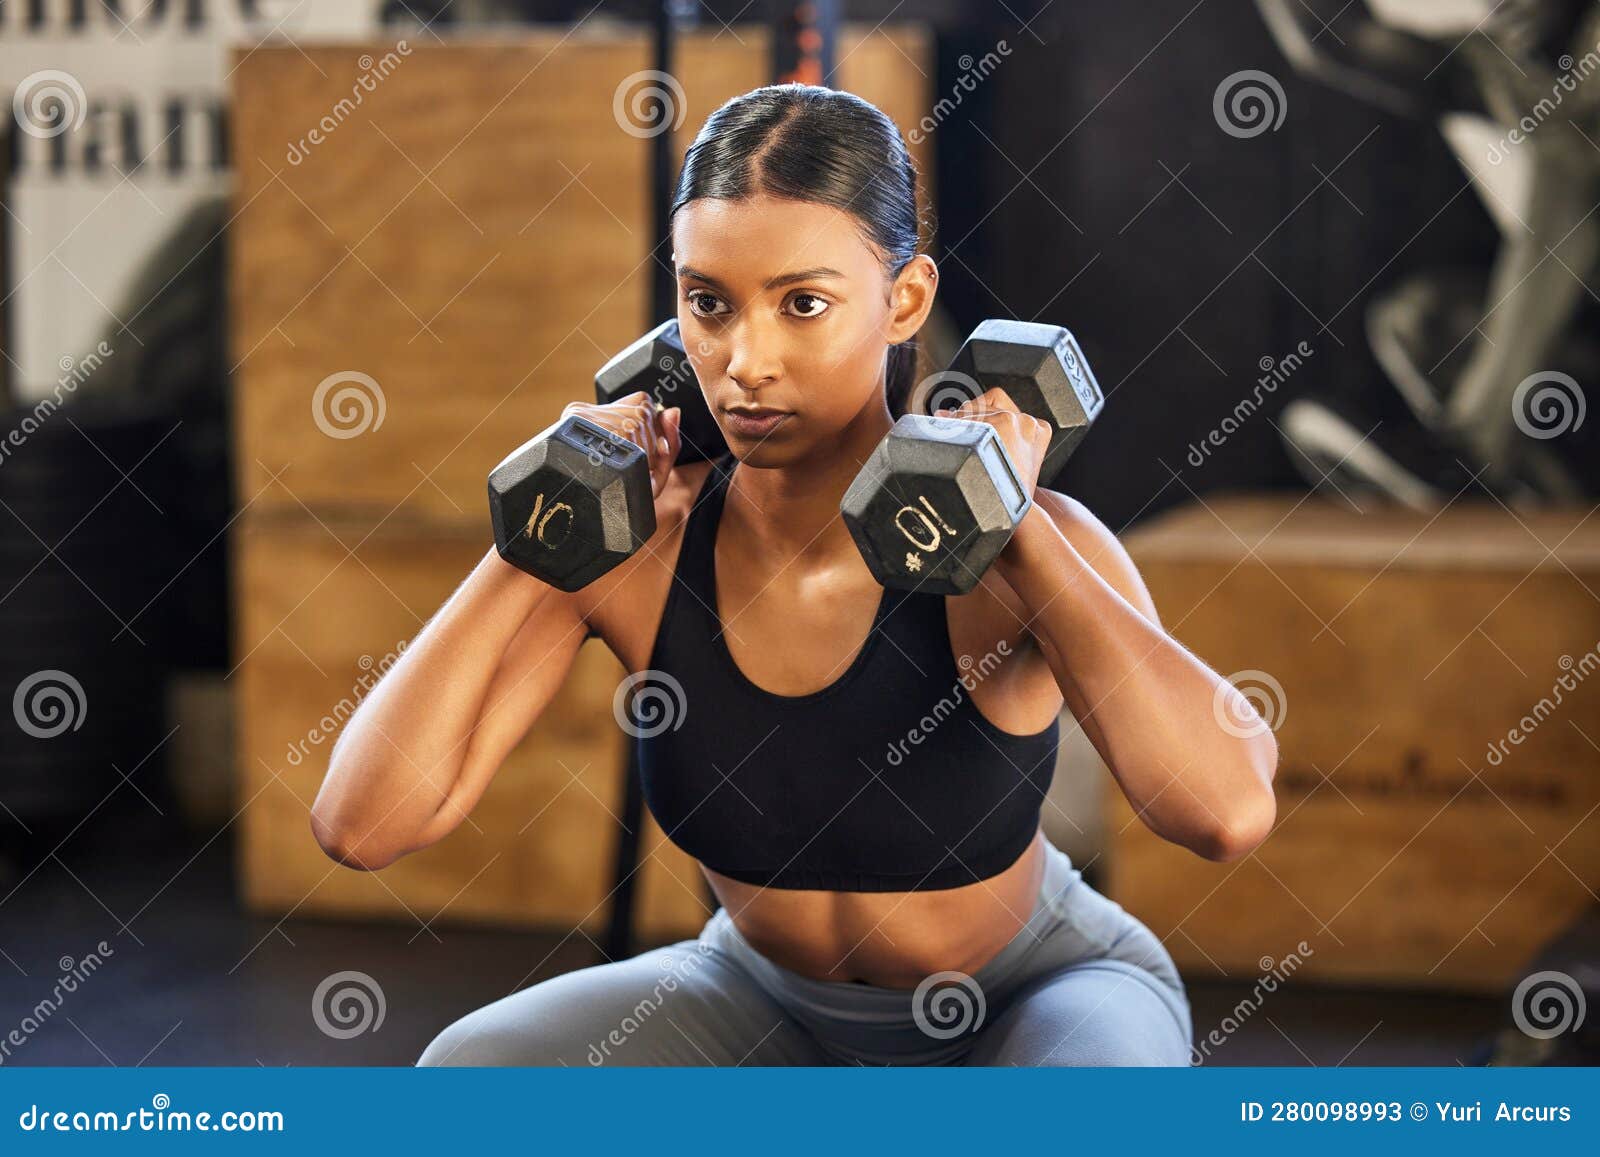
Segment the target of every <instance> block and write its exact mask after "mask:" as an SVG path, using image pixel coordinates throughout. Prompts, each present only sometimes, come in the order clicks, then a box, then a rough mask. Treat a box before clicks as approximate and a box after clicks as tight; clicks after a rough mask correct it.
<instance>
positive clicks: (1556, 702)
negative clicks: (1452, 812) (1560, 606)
mask: <svg viewBox="0 0 1600 1157" xmlns="http://www.w3.org/2000/svg"><path fill="white" fill-rule="evenodd" d="M1556 666H1558V667H1560V668H1561V670H1562V671H1563V672H1565V674H1561V675H1557V676H1556V682H1555V685H1554V686H1553V687H1551V688H1550V695H1545V696H1542V697H1540V699H1539V702H1537V703H1535V704H1534V705H1533V707H1532V708H1531V709H1529V711H1528V713H1527V714H1526V715H1524V716H1523V717H1522V718H1521V719H1519V720H1517V725H1516V726H1515V727H1513V728H1511V729H1510V730H1509V731H1507V732H1506V737H1505V738H1504V739H1500V740H1496V741H1495V742H1493V743H1491V744H1490V745H1489V751H1488V755H1487V756H1486V758H1487V759H1488V761H1489V766H1491V767H1499V766H1500V765H1501V764H1502V763H1504V762H1505V758H1506V756H1507V755H1509V754H1510V752H1509V751H1507V750H1506V745H1507V744H1510V745H1511V746H1513V747H1520V746H1522V744H1523V742H1524V741H1525V740H1526V739H1527V738H1528V737H1529V736H1530V735H1532V734H1533V733H1534V732H1535V731H1537V730H1538V729H1539V725H1540V724H1541V723H1543V722H1544V721H1545V720H1546V719H1548V718H1550V716H1551V715H1553V714H1555V710H1556V708H1557V707H1559V706H1561V704H1562V702H1563V701H1564V699H1565V696H1563V695H1562V692H1563V691H1576V690H1577V689H1578V684H1579V683H1582V682H1583V681H1584V680H1585V679H1587V678H1588V677H1589V676H1590V674H1591V673H1593V672H1594V671H1596V670H1600V643H1596V644H1595V645H1594V646H1593V647H1590V648H1589V649H1588V650H1587V651H1585V652H1584V653H1583V655H1582V657H1581V658H1579V659H1577V660H1576V661H1574V659H1573V658H1572V656H1571V655H1562V656H1561V658H1559V659H1557V660H1556ZM1574 669H1576V672H1577V673H1576V674H1573V671H1574ZM1551 695H1554V696H1555V698H1554V699H1553V700H1552V699H1551V697H1550V696H1551Z"/></svg>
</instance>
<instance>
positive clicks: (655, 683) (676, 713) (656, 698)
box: [611, 671, 689, 739]
mask: <svg viewBox="0 0 1600 1157" xmlns="http://www.w3.org/2000/svg"><path fill="white" fill-rule="evenodd" d="M611 714H612V715H614V716H616V719H617V726H618V727H620V728H622V730H624V731H626V732H627V733H628V734H629V735H631V736H633V737H634V738H635V739H653V738H655V737H656V736H657V735H660V734H661V733H662V732H663V731H676V730H678V728H680V727H682V726H683V721H684V720H685V719H687V718H688V716H689V701H688V697H687V696H686V695H685V694H684V690H683V684H682V683H680V682H678V681H677V680H676V679H674V678H673V677H672V676H671V675H669V674H667V673H666V672H665V671H635V672H634V673H633V674H632V675H629V676H628V677H627V678H626V679H624V680H623V681H622V682H621V683H618V684H617V692H616V694H615V695H613V696H612V697H611Z"/></svg>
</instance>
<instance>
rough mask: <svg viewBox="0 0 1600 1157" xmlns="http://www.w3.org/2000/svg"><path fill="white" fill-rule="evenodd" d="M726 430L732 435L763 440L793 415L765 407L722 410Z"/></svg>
mask: <svg viewBox="0 0 1600 1157" xmlns="http://www.w3.org/2000/svg"><path fill="white" fill-rule="evenodd" d="M723 413H725V414H726V415H727V416H728V428H729V430H730V431H731V432H732V433H734V434H739V435H742V436H744V437H747V438H765V437H766V436H767V435H768V434H771V433H772V432H773V431H774V430H776V429H777V428H778V427H779V426H781V425H782V424H783V423H784V422H785V421H786V420H787V419H789V418H791V417H793V415H792V414H791V413H790V412H789V411H787V410H774V409H770V408H768V407H766V406H756V407H754V408H750V409H746V408H744V407H740V408H739V409H728V410H724V411H723Z"/></svg>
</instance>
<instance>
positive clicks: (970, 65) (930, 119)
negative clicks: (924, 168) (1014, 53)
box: [906, 40, 1011, 145]
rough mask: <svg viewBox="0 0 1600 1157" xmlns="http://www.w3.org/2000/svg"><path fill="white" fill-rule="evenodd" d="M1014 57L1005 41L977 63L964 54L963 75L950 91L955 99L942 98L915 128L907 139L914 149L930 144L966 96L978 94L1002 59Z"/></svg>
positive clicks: (960, 65) (961, 65)
mask: <svg viewBox="0 0 1600 1157" xmlns="http://www.w3.org/2000/svg"><path fill="white" fill-rule="evenodd" d="M1010 55H1011V46H1010V45H1009V44H1007V43H1006V42H1005V41H1004V40H999V41H996V42H995V46H994V51H992V52H985V53H984V54H983V55H982V56H980V57H979V58H978V59H977V60H974V59H973V58H972V54H971V53H970V52H969V53H963V54H962V55H961V57H960V58H959V59H958V60H957V61H956V67H958V68H959V69H961V75H960V76H958V77H956V83H955V85H954V87H953V88H952V89H951V90H950V92H951V95H950V96H942V97H940V98H939V102H938V103H937V104H935V105H934V106H933V112H932V113H930V114H929V115H927V116H925V117H923V118H922V119H921V120H920V121H918V122H917V123H916V124H915V125H913V126H912V129H911V131H910V132H908V133H907V134H906V139H907V140H909V141H910V142H911V143H912V144H914V145H920V144H921V143H922V142H923V141H925V140H927V139H928V137H929V135H931V134H932V132H933V130H934V129H936V128H938V127H939V126H940V125H941V124H943V123H944V120H945V118H946V117H948V116H949V115H950V114H951V113H953V112H955V111H956V109H958V108H960V107H961V101H962V100H963V98H964V95H965V94H966V93H969V92H976V91H977V89H978V82H979V81H981V80H987V79H988V78H989V74H990V73H992V72H994V70H995V69H997V68H999V67H1000V61H1001V58H1003V57H1007V56H1010Z"/></svg>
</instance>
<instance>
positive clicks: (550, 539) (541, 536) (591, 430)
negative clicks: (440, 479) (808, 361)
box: [489, 321, 727, 591]
mask: <svg viewBox="0 0 1600 1157" xmlns="http://www.w3.org/2000/svg"><path fill="white" fill-rule="evenodd" d="M640 390H644V391H646V392H647V393H648V394H649V395H650V397H651V400H652V402H653V404H654V405H655V408H656V412H657V413H660V412H661V411H662V410H663V409H666V408H668V407H670V406H679V407H681V408H682V411H683V415H682V420H681V422H680V424H679V427H678V428H679V433H680V435H681V440H680V445H679V451H678V461H679V462H694V461H699V460H701V459H703V458H717V457H720V456H721V455H722V453H724V452H725V451H726V448H727V446H726V443H725V442H724V441H723V439H722V431H721V430H720V429H719V428H718V427H717V423H716V420H715V419H714V418H713V417H712V416H711V411H710V410H709V409H708V408H707V406H706V404H705V397H704V395H702V394H701V392H700V387H699V385H698V383H697V382H696V381H695V377H694V369H693V367H692V366H691V365H690V364H689V360H688V357H687V355H686V354H685V353H684V349H683V343H682V341H681V340H680V339H679V337H678V323H677V322H676V321H669V322H665V323H663V324H662V325H659V326H657V327H656V328H655V329H653V330H651V331H650V332H649V333H647V334H645V335H644V336H643V337H641V338H639V340H637V341H635V342H634V343H633V344H632V345H630V346H629V347H628V348H627V349H625V350H623V351H622V352H621V353H620V354H618V355H617V356H616V357H614V358H612V359H611V360H610V361H609V362H607V363H606V364H605V366H604V367H603V368H602V369H601V370H600V372H599V373H598V374H596V375H595V397H596V399H597V400H598V401H600V402H601V403H608V402H614V401H616V400H617V399H619V398H625V397H627V396H628V395H629V394H632V393H636V392H638V391H640ZM489 519H490V522H491V523H492V524H493V526H494V544H495V549H496V550H497V551H498V552H499V554H500V557H501V558H503V559H504V560H505V561H506V562H508V563H510V564H511V565H512V566H514V567H517V568H518V569H519V570H523V571H526V572H527V573H528V574H531V575H533V576H534V577H535V578H538V579H541V580H543V581H544V582H547V583H549V584H550V585H551V586H553V587H556V588H557V589H558V590H563V591H575V590H578V589H579V588H580V587H584V586H587V585H588V584H589V583H591V582H593V581H594V580H595V579H597V578H599V577H600V576H601V575H603V574H605V573H606V572H607V571H609V570H611V569H612V568H613V567H615V566H617V565H618V564H619V563H621V562H622V561H623V560H624V559H626V558H628V557H629V556H630V555H632V554H633V553H634V552H635V551H636V550H638V549H639V547H640V546H642V545H643V544H644V543H645V542H646V541H647V540H648V539H649V538H650V536H651V535H652V534H654V533H655V531H656V509H655V499H654V496H653V495H652V493H651V487H650V458H649V455H647V454H646V453H645V452H644V451H643V450H641V449H640V448H639V447H638V446H636V445H634V444H633V443H632V442H630V441H628V440H627V439H626V438H619V437H618V436H616V435H615V434H613V433H611V432H610V431H609V430H606V429H605V428H603V427H601V426H598V425H596V424H595V423H593V422H590V421H588V420H587V419H585V418H582V417H580V416H578V415H576V414H573V415H568V416H566V417H564V418H562V419H561V420H560V421H558V422H556V423H555V424H554V425H552V426H550V427H548V428H547V429H545V430H542V431H540V432H539V433H538V434H536V435H534V437H532V438H531V439H529V440H528V441H527V442H525V443H523V444H522V445H521V446H519V447H518V448H517V449H516V450H513V451H512V452H511V453H510V454H509V455H507V456H506V458H505V460H504V461H502V462H501V463H500V464H499V465H498V466H496V467H495V468H494V469H493V470H492V471H490V472H489Z"/></svg>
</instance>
